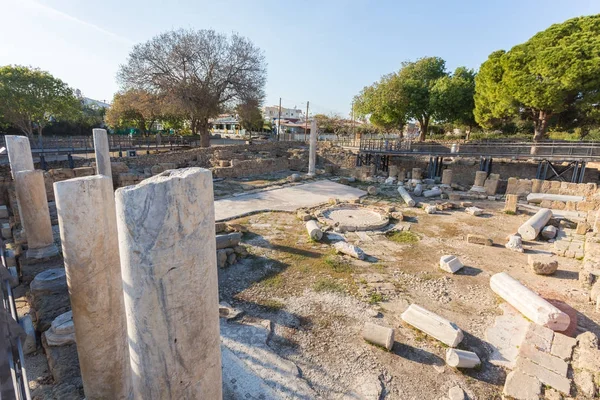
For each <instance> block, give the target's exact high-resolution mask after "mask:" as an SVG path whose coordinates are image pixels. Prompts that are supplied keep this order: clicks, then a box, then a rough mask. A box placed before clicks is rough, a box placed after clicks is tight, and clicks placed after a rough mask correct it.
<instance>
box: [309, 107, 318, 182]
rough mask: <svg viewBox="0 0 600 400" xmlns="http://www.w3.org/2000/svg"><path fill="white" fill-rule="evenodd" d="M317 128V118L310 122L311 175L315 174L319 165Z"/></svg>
mask: <svg viewBox="0 0 600 400" xmlns="http://www.w3.org/2000/svg"><path fill="white" fill-rule="evenodd" d="M307 118H308V117H307ZM317 129H318V128H317V120H316V119H313V120H312V122H311V123H310V141H309V143H310V149H309V151H308V175H310V176H314V175H315V168H316V165H317V135H318V132H317Z"/></svg>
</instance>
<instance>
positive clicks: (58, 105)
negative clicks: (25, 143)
mask: <svg viewBox="0 0 600 400" xmlns="http://www.w3.org/2000/svg"><path fill="white" fill-rule="evenodd" d="M81 112H82V109H81V103H80V101H79V100H78V99H77V97H76V96H75V94H74V92H73V90H72V89H71V88H70V87H69V86H68V85H67V84H66V83H64V82H63V81H61V80H60V79H58V78H55V77H54V76H52V75H51V74H50V73H48V72H45V71H41V70H39V69H34V68H28V67H23V66H4V67H0V115H1V116H2V119H3V120H4V121H6V122H8V123H10V124H12V125H14V126H15V127H17V128H18V129H20V130H21V131H22V132H23V133H24V134H25V135H27V136H28V137H33V134H34V131H37V133H38V136H39V138H40V139H41V137H42V131H43V129H44V127H45V126H46V125H47V124H48V123H49V122H51V121H60V120H62V121H68V120H75V119H78V118H80V117H81Z"/></svg>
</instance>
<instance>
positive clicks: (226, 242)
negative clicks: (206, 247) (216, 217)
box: [216, 232, 242, 250]
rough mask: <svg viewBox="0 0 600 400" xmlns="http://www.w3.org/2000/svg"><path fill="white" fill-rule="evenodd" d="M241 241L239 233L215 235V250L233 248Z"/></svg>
mask: <svg viewBox="0 0 600 400" xmlns="http://www.w3.org/2000/svg"><path fill="white" fill-rule="evenodd" d="M241 240H242V233H241V232H232V233H227V234H225V235H217V236H216V241H217V250H218V249H224V248H226V247H235V246H237V245H238V244H239V243H240V241H241Z"/></svg>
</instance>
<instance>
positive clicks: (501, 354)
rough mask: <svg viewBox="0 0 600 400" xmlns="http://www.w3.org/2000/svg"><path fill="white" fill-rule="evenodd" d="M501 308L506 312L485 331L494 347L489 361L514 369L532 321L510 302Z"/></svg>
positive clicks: (486, 336)
mask: <svg viewBox="0 0 600 400" xmlns="http://www.w3.org/2000/svg"><path fill="white" fill-rule="evenodd" d="M500 308H501V309H502V310H503V311H504V314H503V315H500V316H498V317H496V320H495V322H494V325H492V326H491V327H490V328H488V329H487V331H486V332H485V338H486V340H487V341H488V343H490V345H491V346H492V348H493V350H492V354H491V355H490V358H489V361H490V362H491V363H492V364H494V365H498V366H502V367H507V368H511V369H512V368H514V365H515V362H516V359H517V356H518V354H519V347H520V346H521V344H522V343H523V341H524V340H525V335H526V333H527V330H528V328H529V324H530V322H529V321H527V320H526V319H525V318H523V316H522V315H521V314H520V313H519V312H518V311H517V310H516V309H514V308H513V307H512V306H510V305H509V304H506V303H503V304H501V305H500Z"/></svg>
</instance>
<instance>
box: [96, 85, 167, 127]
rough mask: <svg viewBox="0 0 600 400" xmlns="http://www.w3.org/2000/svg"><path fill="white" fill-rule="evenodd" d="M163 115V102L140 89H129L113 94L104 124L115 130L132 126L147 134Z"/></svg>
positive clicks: (156, 96)
mask: <svg viewBox="0 0 600 400" xmlns="http://www.w3.org/2000/svg"><path fill="white" fill-rule="evenodd" d="M165 114H166V113H165V107H164V105H163V101H162V99H161V98H160V97H159V96H158V95H155V94H152V93H150V92H148V91H145V90H141V89H131V90H128V91H126V92H122V93H116V94H115V97H114V99H113V103H112V105H111V107H110V109H109V110H108V112H107V113H106V122H107V124H108V125H110V126H112V127H115V128H119V127H126V126H134V127H136V128H137V129H139V130H140V132H142V133H147V132H149V131H150V129H151V128H152V125H153V124H154V123H155V122H157V121H158V120H159V119H161V118H162V117H163V116H164V115H165Z"/></svg>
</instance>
